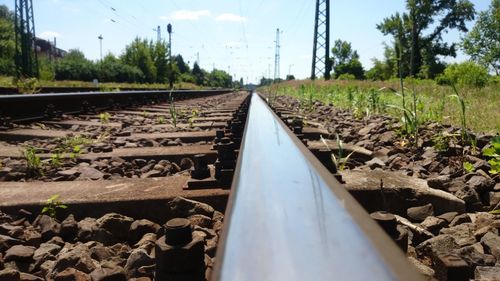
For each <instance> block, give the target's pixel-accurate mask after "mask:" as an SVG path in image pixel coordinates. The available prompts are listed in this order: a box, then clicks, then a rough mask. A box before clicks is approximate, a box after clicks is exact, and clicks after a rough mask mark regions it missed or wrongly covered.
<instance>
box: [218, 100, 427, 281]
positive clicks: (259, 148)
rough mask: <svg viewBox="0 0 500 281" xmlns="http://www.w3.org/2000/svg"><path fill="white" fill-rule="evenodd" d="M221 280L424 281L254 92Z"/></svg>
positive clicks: (227, 228)
mask: <svg viewBox="0 0 500 281" xmlns="http://www.w3.org/2000/svg"><path fill="white" fill-rule="evenodd" d="M240 153H241V155H240V157H239V160H238V166H237V170H236V174H235V178H234V181H233V187H232V190H233V191H232V193H231V197H230V201H229V203H228V209H227V211H226V219H225V228H224V231H223V238H222V241H221V242H220V244H219V250H218V253H217V258H218V260H217V262H216V267H215V269H214V274H213V278H212V279H213V280H222V281H235V280H260V281H262V280H422V279H421V276H420V275H419V274H418V273H416V271H415V270H414V269H413V267H412V266H411V265H410V264H409V263H408V261H407V260H406V257H405V256H404V255H403V253H402V252H401V250H399V248H397V246H396V245H395V244H394V243H393V242H392V240H391V239H390V238H389V237H388V236H387V235H386V234H385V233H384V232H383V230H382V229H381V228H379V226H378V225H377V224H376V223H375V222H374V221H372V220H371V218H370V217H369V215H368V214H367V213H366V212H365V211H364V210H363V209H362V207H361V206H360V205H359V204H358V203H357V202H356V201H355V200H354V199H353V198H352V197H351V196H350V195H349V194H348V192H347V191H346V190H345V189H344V188H343V187H342V186H341V185H340V184H339V183H338V182H337V181H336V180H335V179H334V177H333V176H332V175H331V174H330V173H329V172H328V171H327V170H326V169H325V168H324V167H323V166H322V165H321V163H320V162H319V161H318V160H317V159H315V158H314V156H313V155H312V154H311V153H310V152H309V151H308V150H307V148H306V147H305V146H304V145H303V144H302V143H301V142H300V141H299V140H298V139H297V138H296V137H295V136H293V134H292V133H291V132H290V130H288V128H286V127H285V125H284V124H283V123H282V121H281V120H280V119H279V118H278V117H277V116H276V115H275V114H274V113H273V112H272V111H271V110H270V109H269V107H268V106H267V104H266V103H265V102H264V101H263V100H262V99H261V98H260V97H259V96H258V95H257V94H255V93H254V94H253V95H252V99H251V105H250V110H249V115H248V121H247V124H246V130H245V135H244V140H243V143H242V147H241V152H240Z"/></svg>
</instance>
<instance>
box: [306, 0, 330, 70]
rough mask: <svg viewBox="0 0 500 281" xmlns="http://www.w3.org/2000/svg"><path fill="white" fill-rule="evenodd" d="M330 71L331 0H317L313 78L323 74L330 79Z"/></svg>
mask: <svg viewBox="0 0 500 281" xmlns="http://www.w3.org/2000/svg"><path fill="white" fill-rule="evenodd" d="M321 52H324V55H321V54H320V53H321ZM330 71H331V62H330V0H316V16H315V19H314V43H313V56H312V69H311V79H312V80H314V79H316V78H317V77H321V75H323V76H324V77H325V80H329V79H330Z"/></svg>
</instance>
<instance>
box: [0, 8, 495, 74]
mask: <svg viewBox="0 0 500 281" xmlns="http://www.w3.org/2000/svg"><path fill="white" fill-rule="evenodd" d="M472 2H473V3H474V4H475V7H476V10H477V11H482V10H485V9H487V8H488V5H489V3H490V0H472ZM404 3H405V1H403V0H400V1H396V0H358V1H353V0H351V1H349V0H331V4H330V5H331V35H330V36H331V43H333V41H334V40H336V39H342V40H346V41H349V42H351V43H352V45H353V47H354V49H356V50H357V51H358V53H359V55H360V59H361V62H362V63H363V66H364V67H365V69H367V68H369V67H371V65H372V63H371V59H372V58H374V57H377V58H382V57H383V45H382V43H383V42H388V43H389V42H390V41H391V38H390V37H384V36H383V35H382V34H381V33H380V32H379V31H378V30H377V29H376V27H375V25H376V24H377V23H380V22H381V21H382V20H383V18H384V17H387V16H389V15H391V14H393V13H395V12H397V11H400V12H402V11H404V5H405V4H404ZM0 4H6V5H7V6H8V7H9V8H11V9H13V6H14V0H0ZM33 5H34V12H35V24H36V33H37V36H39V37H45V38H53V37H54V36H56V37H57V44H58V47H60V48H63V49H66V50H68V49H74V48H78V49H80V50H81V51H83V52H84V53H85V55H86V56H87V57H88V58H90V59H93V60H97V59H99V40H98V39H97V37H98V36H99V35H100V34H102V36H103V38H104V39H103V52H104V53H108V52H111V53H113V54H115V55H119V54H121V52H122V50H123V48H124V47H125V45H126V44H128V43H129V42H130V41H132V40H133V38H135V37H136V36H140V37H142V38H149V39H154V40H155V39H156V36H157V35H156V31H154V30H153V29H155V28H156V27H157V26H158V25H159V26H160V27H161V31H162V37H164V38H166V37H167V36H168V35H167V24H168V23H171V24H172V26H173V34H172V51H173V53H174V54H181V55H182V56H183V57H184V59H185V61H186V62H188V61H189V62H190V64H191V66H192V64H193V62H194V61H196V60H197V57H198V54H199V60H200V64H201V66H202V67H203V68H205V69H207V70H211V69H212V68H213V67H215V68H218V69H223V70H225V71H228V72H229V73H230V74H231V75H235V76H236V77H237V78H238V79H239V78H240V77H242V78H243V79H244V80H245V81H250V82H256V81H258V79H260V77H262V76H266V77H267V76H268V73H270V74H271V76H272V75H273V73H274V54H275V48H274V41H275V38H276V29H277V28H280V30H282V33H281V37H280V40H281V64H280V66H281V67H280V68H281V71H280V74H281V77H282V78H284V77H285V76H286V74H288V73H289V72H291V73H292V74H294V75H295V76H296V77H297V78H305V77H308V76H310V72H311V53H312V41H313V21H314V9H315V0H247V1H244V0H147V1H138V0H35V1H33ZM472 25H473V22H471V23H469V26H472ZM460 36H462V35H461V34H458V33H457V32H450V33H449V34H447V35H445V36H444V38H445V40H447V41H450V42H456V41H458V40H459V38H460ZM465 59H467V58H466V57H465V56H464V55H462V54H460V55H459V57H458V58H457V59H456V60H459V61H460V60H465ZM451 61H453V60H451Z"/></svg>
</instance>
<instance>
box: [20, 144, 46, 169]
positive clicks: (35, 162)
mask: <svg viewBox="0 0 500 281" xmlns="http://www.w3.org/2000/svg"><path fill="white" fill-rule="evenodd" d="M22 154H23V157H24V159H25V160H26V165H27V166H28V170H29V171H30V172H32V173H35V174H42V161H41V160H40V157H38V155H36V148H34V147H33V146H27V147H26V148H25V149H24V150H22Z"/></svg>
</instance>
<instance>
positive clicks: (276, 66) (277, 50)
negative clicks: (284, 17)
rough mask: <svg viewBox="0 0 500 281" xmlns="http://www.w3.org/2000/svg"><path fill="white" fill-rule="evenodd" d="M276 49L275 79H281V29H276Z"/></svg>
mask: <svg viewBox="0 0 500 281" xmlns="http://www.w3.org/2000/svg"><path fill="white" fill-rule="evenodd" d="M275 43H276V51H275V55H274V81H276V80H277V79H278V80H279V79H280V29H279V28H277V29H276V41H275Z"/></svg>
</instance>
